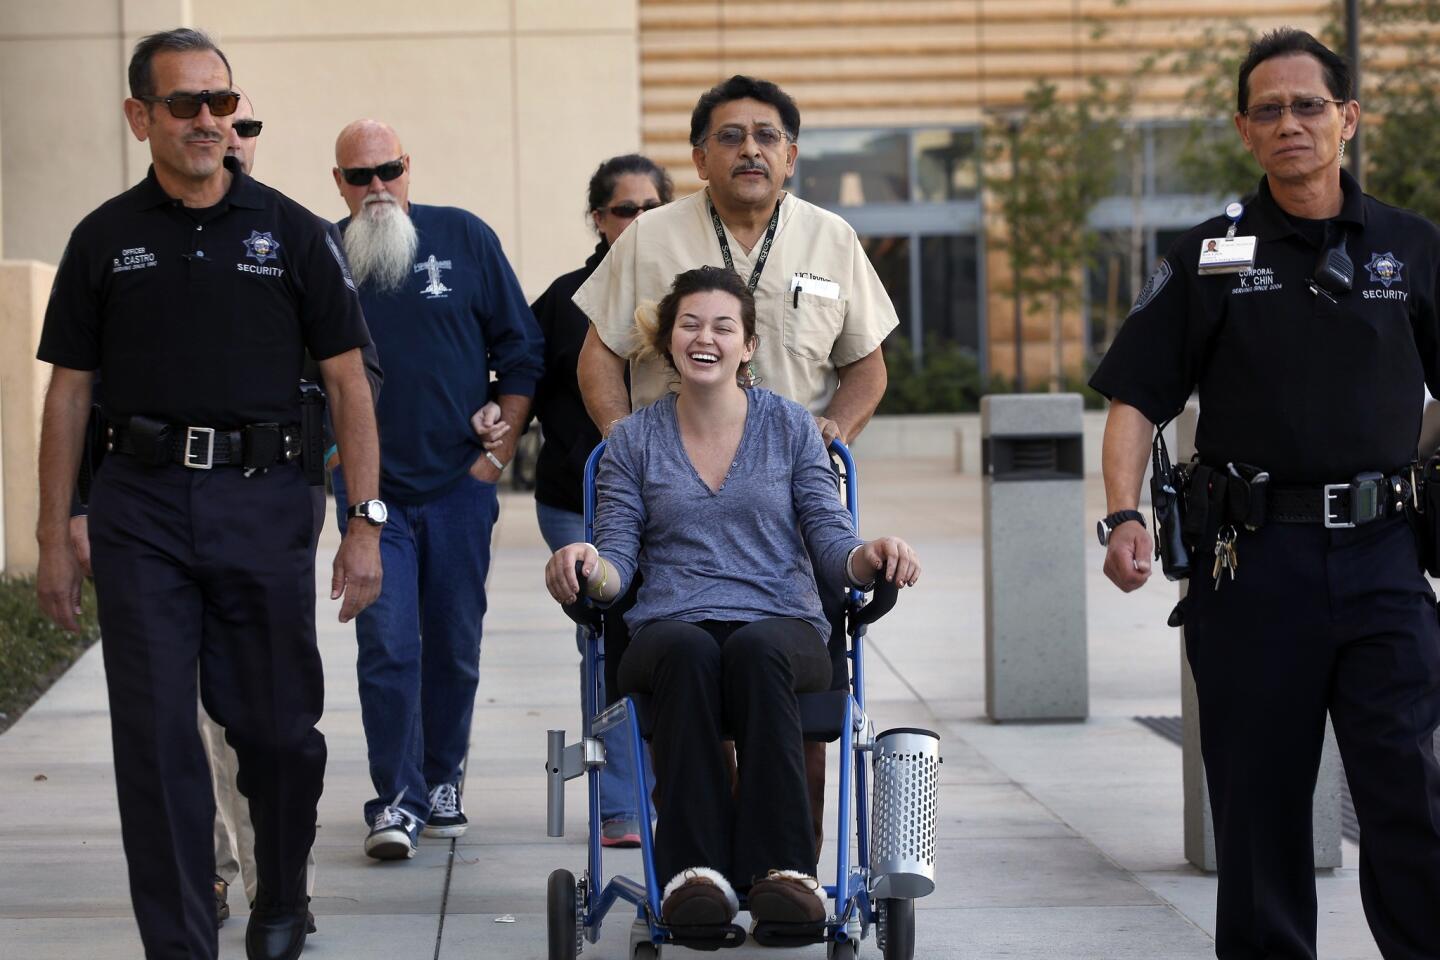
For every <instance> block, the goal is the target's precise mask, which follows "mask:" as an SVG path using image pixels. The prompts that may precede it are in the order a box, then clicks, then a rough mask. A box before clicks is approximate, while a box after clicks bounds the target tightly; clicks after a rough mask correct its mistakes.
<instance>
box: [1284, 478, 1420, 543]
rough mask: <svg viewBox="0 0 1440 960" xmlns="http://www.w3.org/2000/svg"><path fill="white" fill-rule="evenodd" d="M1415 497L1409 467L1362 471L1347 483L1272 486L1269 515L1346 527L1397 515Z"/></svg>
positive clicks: (1360, 525)
mask: <svg viewBox="0 0 1440 960" xmlns="http://www.w3.org/2000/svg"><path fill="white" fill-rule="evenodd" d="M1414 497H1415V486H1414V483H1413V482H1412V479H1411V476H1410V474H1409V472H1408V471H1407V472H1405V473H1393V474H1388V475H1387V474H1383V473H1362V474H1360V475H1359V476H1357V477H1356V478H1355V479H1354V480H1351V481H1350V482H1349V483H1327V484H1325V485H1323V486H1319V487H1279V486H1277V487H1272V488H1271V489H1270V496H1269V509H1268V516H1269V518H1270V519H1271V520H1275V521H1278V522H1280V523H1322V524H1324V525H1325V526H1326V527H1327V528H1329V529H1331V530H1346V529H1349V528H1351V527H1362V526H1364V525H1365V524H1367V523H1372V522H1374V521H1376V520H1379V519H1382V518H1384V517H1394V516H1399V515H1400V514H1401V513H1402V512H1403V511H1404V509H1405V504H1406V503H1407V502H1411V501H1413V499H1414Z"/></svg>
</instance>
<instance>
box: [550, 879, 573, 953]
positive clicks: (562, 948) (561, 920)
mask: <svg viewBox="0 0 1440 960" xmlns="http://www.w3.org/2000/svg"><path fill="white" fill-rule="evenodd" d="M545 916H546V920H547V923H548V927H549V938H550V953H549V955H548V956H549V960H575V957H576V955H577V954H579V952H580V943H579V941H580V929H579V923H578V917H579V913H578V911H577V909H576V902H575V875H574V874H572V873H571V872H570V871H569V870H556V871H555V872H554V873H552V874H550V886H549V889H548V891H547V897H546V901H545Z"/></svg>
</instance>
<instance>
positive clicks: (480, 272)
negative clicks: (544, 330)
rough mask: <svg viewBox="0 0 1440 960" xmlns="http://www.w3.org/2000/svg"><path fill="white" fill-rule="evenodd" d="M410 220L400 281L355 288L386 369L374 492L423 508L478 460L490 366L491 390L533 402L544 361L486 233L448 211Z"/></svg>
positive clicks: (420, 213) (413, 211)
mask: <svg viewBox="0 0 1440 960" xmlns="http://www.w3.org/2000/svg"><path fill="white" fill-rule="evenodd" d="M410 219H411V220H412V221H413V222H414V224H415V229H416V232H417V233H418V235H419V246H418V248H417V249H416V254H415V261H416V262H415V264H414V266H413V267H412V271H411V274H410V277H409V279H408V280H407V281H406V282H405V283H404V285H403V286H402V287H401V288H400V289H399V290H396V291H393V292H389V293H379V292H376V291H375V290H374V289H373V287H372V286H371V285H368V284H367V285H362V287H361V290H360V301H361V303H362V304H363V305H364V308H365V319H366V321H367V322H368V323H369V325H370V333H371V335H372V336H373V337H374V338H375V347H376V350H377V351H378V352H379V354H380V363H381V364H382V365H383V366H384V368H385V389H384V391H383V392H381V394H380V402H379V404H378V413H377V416H378V418H379V422H380V492H381V495H382V496H383V497H385V498H386V499H393V500H397V501H399V502H401V503H423V502H425V501H427V500H431V499H434V498H435V497H438V496H440V495H441V494H443V493H445V492H446V491H447V490H449V489H450V488H451V487H452V486H453V485H454V484H456V483H457V482H459V481H460V479H461V478H462V477H463V476H464V475H465V472H466V471H467V470H469V469H470V466H471V464H473V463H474V462H475V460H476V459H477V458H478V457H479V456H480V455H481V449H482V448H481V446H480V440H479V438H478V437H477V436H476V435H475V431H474V430H473V429H472V428H471V426H470V417H471V415H472V414H474V413H475V411H476V410H479V409H480V407H482V406H484V404H485V401H486V400H487V399H489V398H490V396H491V393H492V385H491V383H490V371H491V370H492V369H493V370H494V371H495V374H496V378H497V379H496V383H495V384H494V385H493V392H494V394H496V395H499V394H514V395H519V396H526V397H530V396H534V394H535V383H536V381H538V380H539V379H540V373H541V369H542V361H541V341H540V331H539V328H538V327H537V326H536V325H535V317H534V316H533V315H532V314H531V313H530V307H529V305H528V304H527V303H526V301H525V294H524V292H523V291H521V289H520V284H519V283H518V282H517V281H516V279H515V274H514V272H513V271H512V270H511V269H510V264H509V263H508V262H507V261H506V259H505V254H504V251H503V250H501V248H500V240H499V238H498V237H496V236H495V232H494V231H493V230H491V229H490V228H489V227H488V226H487V225H486V224H485V223H484V222H483V221H481V220H480V218H479V217H476V216H474V215H473V214H470V213H467V212H466V211H464V210H460V209H457V208H455V207H429V206H424V205H421V204H418V203H412V204H410ZM349 222H350V221H349V218H348V217H347V218H346V219H345V220H342V221H341V222H340V229H341V230H342V231H343V230H344V229H345V227H346V226H348V224H349Z"/></svg>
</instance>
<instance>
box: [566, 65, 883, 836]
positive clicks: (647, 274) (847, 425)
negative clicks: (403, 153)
mask: <svg viewBox="0 0 1440 960" xmlns="http://www.w3.org/2000/svg"><path fill="white" fill-rule="evenodd" d="M799 135H800V110H799V108H798V107H796V106H795V101H794V100H792V99H790V97H789V95H788V94H786V93H785V91H783V90H781V89H780V88H779V87H778V86H776V85H775V84H773V83H770V82H768V81H766V80H757V79H754V78H751V77H743V76H735V77H731V78H730V79H729V80H726V81H725V82H724V83H721V84H720V85H718V86H716V87H714V88H712V89H711V90H709V91H708V92H706V93H705V94H704V95H703V96H702V97H701V98H700V100H699V102H698V103H697V104H696V105H695V111H694V113H692V114H691V116H690V142H691V144H692V145H693V147H694V150H693V151H692V154H691V157H692V159H693V160H694V162H695V170H696V172H697V173H698V174H699V175H700V179H701V180H704V181H706V183H707V184H708V186H707V188H706V189H704V190H701V191H700V192H698V193H695V194H692V195H691V196H688V197H686V198H684V199H683V200H677V201H675V202H674V203H671V204H669V205H667V206H664V207H660V208H659V209H656V210H652V211H650V212H649V213H646V214H644V215H643V216H641V217H640V218H639V219H638V220H636V221H635V223H634V224H632V225H631V227H630V229H628V230H626V231H625V232H624V233H622V234H621V235H620V237H619V239H618V240H616V242H615V244H614V246H612V247H611V248H610V253H609V254H608V255H607V256H606V257H605V260H604V261H603V262H601V264H600V266H599V267H598V268H596V270H595V272H594V273H593V274H592V275H591V276H590V279H589V280H588V281H586V283H585V285H584V286H582V287H581V288H580V290H579V291H578V292H577V293H576V294H575V304H576V305H577V306H578V307H580V309H581V310H583V311H584V312H585V314H586V316H588V317H589V318H590V322H591V327H590V331H589V333H588V334H587V335H586V338H585V346H584V347H583V348H582V349H581V351H580V362H579V368H578V373H579V379H580V391H581V393H582V394H583V396H584V399H585V408H586V409H587V410H588V411H589V413H590V417H591V419H593V420H594V421H595V424H596V426H598V427H599V428H600V432H601V433H602V434H606V435H608V434H609V433H610V427H611V425H612V424H614V422H615V421H616V420H619V419H622V418H623V417H625V416H626V415H628V414H629V413H630V410H631V404H632V400H633V404H634V407H635V408H639V407H642V406H645V405H646V404H648V403H651V402H653V401H654V400H656V399H657V398H659V397H660V396H662V395H663V394H664V393H665V391H666V390H668V389H670V385H671V383H672V381H673V374H672V372H671V371H670V370H669V369H668V368H667V367H666V366H665V363H664V361H663V360H661V359H658V358H653V359H648V360H643V361H636V360H628V362H629V367H630V394H629V395H628V396H627V393H626V389H625V380H624V375H625V367H626V363H627V358H629V357H630V356H631V354H632V353H634V351H635V349H636V347H637V346H638V338H637V336H636V331H635V317H636V314H637V311H641V312H649V313H651V314H652V315H653V313H654V310H655V307H656V305H657V304H658V303H659V302H660V299H661V298H662V297H663V296H665V294H666V293H667V292H669V290H670V285H671V283H672V282H673V281H674V279H675V275H676V274H678V273H681V272H683V271H686V270H692V269H694V268H696V267H700V266H705V265H711V266H729V267H732V268H733V269H734V270H735V271H736V272H737V273H739V274H740V276H741V277H743V278H745V279H746V281H747V282H748V283H749V284H750V288H751V290H752V292H753V293H754V294H755V311H756V324H757V329H758V332H759V336H760V346H759V348H758V349H757V350H756V352H755V359H754V362H753V365H752V366H753V369H754V375H755V376H756V377H758V378H759V381H758V382H759V384H760V385H762V386H764V387H766V388H767V389H769V390H773V391H775V392H776V393H778V394H780V395H781V396H785V397H789V398H790V399H791V400H794V401H796V402H798V403H802V404H804V405H805V406H806V407H807V408H808V409H809V410H810V412H811V413H813V414H814V415H815V421H816V423H817V425H818V426H819V427H820V430H821V432H822V434H823V435H824V437H825V441H826V442H827V443H828V442H829V441H831V440H833V439H835V438H837V437H838V438H839V439H840V440H842V441H844V442H845V443H852V442H854V440H855V438H856V437H857V436H859V435H860V431H861V430H862V429H864V427H865V424H866V423H868V422H869V420H870V417H871V415H872V414H873V413H874V412H875V407H876V405H877V404H879V402H880V398H881V397H882V396H883V395H884V394H885V382H886V378H885V359H884V356H883V355H882V354H881V351H880V343H881V341H882V340H884V339H885V337H886V336H887V335H888V334H889V333H890V331H891V330H893V329H895V327H896V326H897V324H898V323H899V321H898V319H897V318H896V316H895V307H894V306H893V305H892V304H891V303H890V297H889V295H888V294H887V293H886V292H885V288H884V287H883V286H882V285H881V283H880V278H879V277H878V276H877V275H876V274H875V268H874V267H872V266H871V265H870V260H869V258H868V257H866V255H865V251H864V249H862V248H861V246H860V241H859V238H857V237H856V236H855V231H854V230H853V229H852V228H851V227H850V225H849V224H848V223H846V222H845V221H844V220H842V219H841V218H840V217H838V216H836V215H835V214H833V213H830V212H829V211H826V210H822V209H821V208H819V207H817V206H815V205H814V204H810V203H806V202H805V201H804V200H801V199H800V198H798V197H794V196H791V195H790V194H788V193H785V192H784V191H783V189H782V188H783V187H784V184H785V180H786V178H787V177H789V176H790V175H791V174H792V173H794V172H795V158H796V156H797V154H798V152H799V148H798V147H797V145H796V140H797V139H798V138H799ZM831 613H832V612H831V611H829V610H828V609H827V614H831ZM832 618H833V614H832ZM607 622H608V621H607ZM805 747H806V754H805V756H806V765H807V768H808V771H809V787H810V797H811V809H812V811H813V813H814V817H815V836H816V842H817V844H818V843H819V839H820V837H821V832H822V826H821V816H822V814H823V810H824V796H825V791H824V785H825V745H824V744H823V743H807V744H806V745H805Z"/></svg>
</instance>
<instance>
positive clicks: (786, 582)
mask: <svg viewBox="0 0 1440 960" xmlns="http://www.w3.org/2000/svg"><path fill="white" fill-rule="evenodd" d="M746 395H747V396H748V398H749V410H748V412H747V414H746V418H745V429H744V432H743V433H742V435H741V438H740V446H739V447H738V448H737V449H736V451H735V459H734V461H733V462H732V463H731V466H730V471H729V473H727V474H726V475H725V479H724V481H723V482H722V483H721V484H720V488H719V489H718V490H711V489H710V488H709V487H708V486H707V485H706V484H705V481H704V480H702V479H700V474H699V473H697V472H696V470H695V466H694V464H692V463H691V462H690V456H689V454H687V453H686V452H685V444H684V443H683V442H682V440H681V438H680V424H679V421H678V420H677V419H676V415H675V401H676V396H675V395H674V394H667V395H666V396H664V397H661V398H660V399H659V400H657V401H655V402H654V403H652V404H650V405H649V406H648V407H643V408H642V409H640V410H637V411H636V412H635V413H633V414H631V415H630V416H629V417H626V418H625V419H624V420H621V421H620V422H619V423H617V424H616V425H615V429H614V430H613V431H612V432H611V434H610V441H609V443H608V444H607V445H606V448H605V455H604V457H602V458H601V460H600V465H599V469H598V472H597V474H596V492H597V499H596V508H595V544H596V546H597V547H598V548H599V550H600V553H601V554H603V555H604V557H605V559H606V560H609V561H610V562H611V563H612V564H613V565H614V566H615V569H616V571H617V572H618V573H619V576H620V580H621V585H622V588H623V586H624V585H625V584H628V583H629V582H630V580H631V578H632V577H633V576H634V574H635V570H636V568H637V567H638V568H639V570H640V573H641V575H642V577H643V578H644V579H643V582H642V583H641V584H640V593H639V597H638V598H637V600H636V603H635V606H634V608H633V609H631V610H630V612H629V613H627V614H626V615H625V622H626V625H627V626H629V627H630V630H631V632H632V633H634V632H636V631H638V630H640V628H641V627H643V626H645V625H646V624H648V623H652V622H654V621H656V620H685V621H688V622H691V623H694V622H698V621H701V620H743V621H749V620H761V619H765V618H768V617H798V618H800V619H803V620H807V621H809V622H810V623H811V624H813V625H814V626H815V630H816V632H817V633H818V634H819V638H820V640H821V642H824V640H825V638H827V637H829V636H830V625H829V624H828V623H827V622H826V620H825V615H824V613H823V612H822V611H821V608H820V594H819V591H818V589H817V587H816V577H817V576H818V577H819V578H820V580H821V582H822V583H823V584H824V586H825V589H827V590H837V591H838V590H842V589H844V587H845V586H846V585H847V583H848V579H847V578H846V575H845V563H846V561H847V560H848V558H849V555H850V551H851V550H852V549H854V548H855V547H857V546H859V545H860V543H861V542H862V541H861V540H860V538H859V537H857V536H856V535H855V531H854V528H853V525H852V524H851V522H850V513H849V511H848V510H846V509H845V505H844V504H843V503H841V501H840V495H839V484H838V481H837V480H836V478H835V472H834V470H833V469H832V468H831V466H830V457H829V454H828V453H827V452H826V450H825V444H824V441H823V440H822V439H821V437H820V430H819V428H818V427H816V425H815V418H814V417H813V416H812V415H811V414H810V413H809V412H808V411H807V410H806V409H805V408H804V407H802V406H800V405H799V404H798V403H794V402H793V401H790V400H786V399H785V398H783V397H781V396H778V395H777V394H774V393H771V392H770V391H769V390H762V389H759V388H754V389H751V390H748V391H746Z"/></svg>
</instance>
